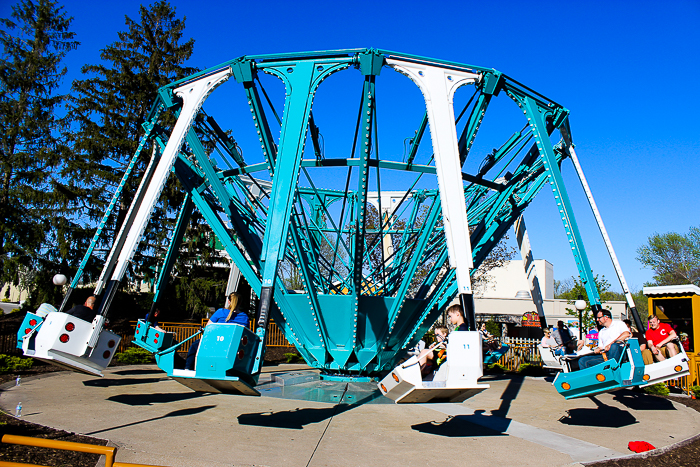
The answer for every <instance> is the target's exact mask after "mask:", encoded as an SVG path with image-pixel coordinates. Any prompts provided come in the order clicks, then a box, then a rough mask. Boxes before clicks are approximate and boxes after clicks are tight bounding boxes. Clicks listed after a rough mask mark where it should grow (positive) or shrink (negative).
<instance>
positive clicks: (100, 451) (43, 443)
mask: <svg viewBox="0 0 700 467" xmlns="http://www.w3.org/2000/svg"><path fill="white" fill-rule="evenodd" d="M2 442H3V443H6V444H19V445H22V446H33V447H38V448H47V449H60V450H62V451H74V452H86V453H88V454H97V455H99V456H105V467H159V466H157V465H146V464H129V463H127V462H115V461H114V457H115V456H116V454H117V448H115V447H112V446H100V445H97V444H87V443H74V442H72V441H56V440H54V439H46V438H32V437H29V436H16V435H4V436H3V437H2ZM19 465H34V466H37V465H38V464H22V463H18V462H6V461H0V467H14V466H19ZM160 467H164V466H160Z"/></svg>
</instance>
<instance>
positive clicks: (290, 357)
mask: <svg viewBox="0 0 700 467" xmlns="http://www.w3.org/2000/svg"><path fill="white" fill-rule="evenodd" d="M283 356H284V358H286V359H287V363H304V359H303V358H301V355H299V354H297V353H294V352H289V353H286V354H284V355H283Z"/></svg>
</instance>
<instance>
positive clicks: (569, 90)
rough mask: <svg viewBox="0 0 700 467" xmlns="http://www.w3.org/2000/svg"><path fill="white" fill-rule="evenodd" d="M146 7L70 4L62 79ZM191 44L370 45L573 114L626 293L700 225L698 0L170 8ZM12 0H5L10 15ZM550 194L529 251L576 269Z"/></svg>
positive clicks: (607, 266)
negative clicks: (475, 74) (666, 242)
mask: <svg viewBox="0 0 700 467" xmlns="http://www.w3.org/2000/svg"><path fill="white" fill-rule="evenodd" d="M140 3H141V2H137V1H129V0H122V1H119V2H100V1H97V2H96V1H94V0H93V1H81V0H67V1H65V2H63V4H64V5H65V8H66V11H67V12H68V14H69V15H71V16H73V17H74V22H73V30H74V31H75V32H76V33H77V35H78V37H77V38H78V40H79V41H81V43H82V44H81V46H80V47H79V49H78V50H77V51H75V52H72V53H71V54H70V55H69V57H68V59H67V61H66V64H67V65H68V67H69V75H68V78H67V80H66V86H68V85H69V83H70V81H71V80H72V79H74V78H77V77H79V75H80V74H79V68H80V66H81V65H83V64H86V63H95V62H97V61H98V60H99V50H100V49H101V48H103V47H104V46H105V45H107V44H110V43H112V42H114V41H115V40H116V39H117V31H120V30H123V29H124V28H125V27H124V15H128V16H130V17H132V18H134V19H136V18H137V17H138V7H139V5H140ZM172 3H173V4H174V5H175V6H176V7H177V12H178V14H179V15H184V16H186V17H187V23H186V24H187V28H186V33H187V36H188V37H193V38H194V39H195V40H196V42H195V51H194V55H193V57H192V59H191V61H190V64H191V65H192V66H195V67H199V68H206V67H210V66H213V65H216V64H218V63H221V62H223V61H225V60H227V59H230V58H234V57H237V56H240V55H249V54H261V53H281V52H296V51H306V50H327V49H339V48H355V47H377V48H382V49H388V50H395V51H401V52H406V53H411V54H417V55H425V56H429V57H435V58H442V59H447V60H453V61H458V62H462V63H468V64H473V65H479V66H484V67H489V68H495V69H497V70H499V71H502V72H504V73H506V74H508V75H510V76H512V77H514V78H516V79H517V80H519V81H521V82H523V83H525V84H527V85H528V86H530V87H531V88H533V89H535V90H537V91H538V92H541V93H542V94H544V95H546V96H548V97H550V98H552V99H553V100H555V101H557V102H559V103H561V104H562V105H564V106H565V107H567V108H568V109H569V110H570V111H571V117H570V119H571V125H572V132H573V136H574V140H575V142H576V144H577V153H578V156H579V159H580V161H581V164H582V166H583V169H584V171H585V172H586V176H587V177H588V181H589V184H590V186H591V189H592V191H593V194H594V196H595V198H596V201H597V203H598V207H599V209H600V211H601V214H602V216H603V219H604V221H605V223H606V226H607V228H608V232H609V234H610V237H611V239H612V242H613V245H614V246H615V249H616V252H617V254H618V257H619V260H620V263H621V265H622V268H623V270H624V273H625V276H626V278H627V282H628V283H629V285H630V286H631V287H632V288H633V289H637V288H640V287H641V286H642V285H643V283H644V282H646V281H649V280H650V279H651V277H652V273H651V271H650V270H648V269H643V268H642V266H641V264H639V263H638V262H637V261H636V259H635V258H636V249H637V248H638V247H639V246H640V245H642V244H643V243H644V242H645V241H646V239H647V238H648V236H649V235H651V234H652V233H654V232H659V233H662V232H668V231H677V232H681V233H686V232H687V231H688V228H689V227H690V226H694V225H700V221H699V220H698V215H697V213H696V212H697V211H696V209H695V207H696V204H697V200H698V198H699V196H698V195H700V188H699V187H698V183H697V182H696V180H697V177H698V173H699V172H700V157H698V156H700V138H699V137H698V136H699V134H700V117H699V116H698V109H700V97H699V94H698V93H697V91H696V89H695V86H697V84H698V76H699V75H700V60H698V58H699V57H698V45H700V33H699V32H698V31H699V29H698V27H697V24H698V22H699V20H700V2H697V1H674V2H664V4H662V3H661V2H652V1H635V2H631V1H630V2H627V1H619V2H600V1H577V2H567V1H557V2H547V1H538V2H522V1H520V2H516V1H513V2H508V1H502V2H497V1H494V2H484V1H478V2H470V1H459V2H445V1H432V2H425V1H420V2H413V1H399V2H341V1H338V2H294V1H265V2H239V1H216V0H211V1H208V2H184V1H174V2H172ZM11 4H12V2H9V1H8V0H4V1H3V2H0V17H8V16H9V14H10V5H11ZM563 172H564V176H565V180H566V182H567V186H568V187H569V190H570V194H571V197H572V202H573V204H574V207H575V211H576V215H577V219H578V221H579V224H580V227H581V231H582V235H583V237H584V242H585V244H586V248H587V250H588V254H589V259H590V261H591V266H592V268H593V270H594V271H595V272H596V273H599V274H604V275H605V276H606V278H608V279H609V280H610V282H611V283H612V284H613V288H614V289H617V290H619V289H620V287H619V284H618V283H617V281H616V279H615V273H614V270H613V268H612V265H611V263H610V260H609V258H608V256H607V252H606V251H605V248H604V245H603V242H602V240H601V239H600V235H599V233H598V231H597V227H596V226H595V223H594V220H593V217H592V215H591V214H590V209H589V208H588V206H587V203H586V201H585V198H584V196H583V192H582V190H581V188H580V185H579V184H578V181H577V178H576V176H575V173H574V171H573V167H572V166H571V164H570V163H569V162H566V163H565V164H564V167H563ZM549 193H551V191H550V190H548V189H545V190H543V191H542V192H541V193H540V195H539V196H538V198H537V199H536V201H535V202H534V203H533V205H532V206H531V208H530V209H528V211H527V212H526V221H527V225H528V228H529V230H530V239H531V243H532V246H533V252H534V254H535V256H536V257H539V258H545V259H547V260H549V261H550V262H551V263H552V264H553V265H554V272H555V277H556V278H557V279H565V278H568V277H570V276H572V275H577V272H576V268H575V264H574V261H573V258H572V256H571V254H570V252H569V250H568V243H567V241H566V236H565V234H564V230H563V228H562V225H561V222H560V221H559V218H558V216H557V212H556V210H555V209H554V206H553V200H552V195H551V194H549Z"/></svg>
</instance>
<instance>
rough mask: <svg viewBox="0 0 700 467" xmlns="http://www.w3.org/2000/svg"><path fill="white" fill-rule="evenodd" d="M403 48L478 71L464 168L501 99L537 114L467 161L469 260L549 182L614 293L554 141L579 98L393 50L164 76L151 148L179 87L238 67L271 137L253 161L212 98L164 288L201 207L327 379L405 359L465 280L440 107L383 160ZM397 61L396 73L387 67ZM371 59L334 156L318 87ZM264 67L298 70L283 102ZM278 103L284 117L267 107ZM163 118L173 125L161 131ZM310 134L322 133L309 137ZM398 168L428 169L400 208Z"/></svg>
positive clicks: (202, 119) (195, 133)
mask: <svg viewBox="0 0 700 467" xmlns="http://www.w3.org/2000/svg"><path fill="white" fill-rule="evenodd" d="M388 59H392V61H393V62H394V63H396V61H401V63H410V64H411V66H413V65H419V66H421V67H432V68H440V69H442V70H448V71H449V70H454V71H453V72H462V74H463V75H466V74H471V75H473V76H476V77H477V78H478V79H476V80H474V82H473V83H471V82H470V83H468V84H469V85H473V87H474V94H473V96H472V98H471V99H469V102H468V103H467V105H466V106H465V107H464V109H463V110H462V111H461V112H460V113H459V114H458V116H457V117H456V119H455V124H459V125H460V126H461V131H459V130H458V131H459V135H455V139H456V140H458V153H459V154H458V156H459V158H460V161H459V162H460V164H461V165H462V167H463V168H464V167H465V163H466V162H467V161H468V160H469V159H470V158H472V159H473V158H474V157H475V156H474V154H472V152H473V151H472V148H473V147H474V146H473V145H474V142H475V141H476V140H477V136H478V133H479V129H480V128H481V126H482V122H483V120H484V118H486V116H487V109H488V108H489V106H490V104H491V103H492V101H493V99H495V98H504V96H505V98H510V99H511V100H512V101H513V102H514V103H515V104H517V105H518V106H519V107H520V109H521V110H522V112H523V114H524V116H525V121H524V126H523V127H522V128H520V129H516V130H515V131H514V132H513V133H512V136H510V137H509V138H508V139H506V140H505V141H504V142H503V144H502V145H501V146H500V147H499V148H498V149H495V150H494V151H493V152H492V153H491V154H489V155H487V157H486V158H485V159H484V162H483V163H482V164H481V167H480V169H479V171H478V172H477V173H468V172H467V171H465V170H464V169H463V170H462V174H461V177H462V180H463V184H464V199H465V202H466V206H467V219H468V224H469V227H470V231H471V234H470V238H469V241H470V244H471V251H472V260H473V269H471V271H469V273H470V274H474V271H475V270H476V268H478V267H479V265H480V264H481V263H482V262H483V261H484V259H485V258H486V257H487V256H488V254H489V253H490V252H491V250H492V249H493V248H494V247H495V246H496V245H497V244H498V242H499V241H500V240H501V239H502V238H503V236H504V235H505V233H506V232H507V230H508V229H509V228H511V227H512V226H513V224H514V222H515V221H516V220H517V219H518V217H519V216H520V215H521V214H522V213H523V212H524V210H525V209H526V208H527V207H528V206H529V204H530V203H531V202H532V200H533V199H534V197H535V196H536V195H537V194H538V193H539V191H540V190H541V189H542V188H543V187H544V185H545V184H546V183H549V184H550V186H551V187H552V190H553V192H554V196H555V199H556V200H557V209H558V211H559V213H560V214H561V218H562V223H563V225H564V230H565V232H566V235H567V238H568V239H569V242H570V245H571V250H572V254H573V256H574V259H575V262H576V265H577V268H578V271H579V274H580V276H581V279H582V281H583V283H584V285H585V287H586V290H587V292H588V296H589V300H590V301H591V303H592V304H593V306H594V307H599V305H600V299H599V295H598V291H597V290H596V287H595V283H594V281H593V273H592V271H591V268H590V265H589V263H588V259H587V256H586V251H585V248H584V246H583V241H582V238H581V235H580V232H579V229H578V225H577V223H576V219H575V216H574V212H573V209H572V206H571V202H570V200H569V196H568V193H567V190H566V187H565V185H564V181H563V178H562V174H561V169H560V164H561V163H562V160H563V159H564V158H566V157H567V153H566V151H562V150H560V149H559V148H558V146H556V145H554V144H553V143H552V141H551V139H552V138H553V137H556V136H557V135H556V134H555V133H556V132H558V131H559V130H561V129H562V128H565V127H564V125H568V122H567V117H568V114H569V112H568V110H567V109H566V108H564V107H563V106H561V105H560V104H558V103H556V102H554V101H552V100H551V99H548V98H547V97H545V96H543V95H542V94H539V93H537V92H536V91H534V90H532V89H530V88H528V87H527V86H525V85H523V84H522V83H520V82H518V81H516V80H514V79H513V78H511V77H509V76H507V75H505V74H503V73H501V72H499V71H496V70H493V69H490V68H484V67H476V66H472V65H465V64H460V63H456V62H450V61H445V60H435V59H431V58H426V57H421V56H416V55H409V54H402V53H396V52H391V51H387V50H378V49H347V50H337V51H322V52H306V53H295V54H279V55H253V56H244V57H239V58H236V59H234V60H230V61H227V62H224V63H222V64H221V65H219V66H216V67H213V68H210V69H207V70H204V71H202V72H199V73H196V74H194V75H192V76H189V77H187V78H184V79H182V80H179V81H176V82H173V83H171V84H169V85H167V86H164V87H162V88H161V89H160V90H159V93H158V99H157V101H156V102H155V103H154V105H153V110H152V112H151V115H150V117H149V120H148V121H147V123H146V124H145V125H144V128H145V129H146V130H147V131H146V133H145V135H144V137H143V138H142V140H141V143H140V146H139V147H140V148H142V147H145V145H146V144H147V143H149V142H152V141H154V142H155V143H156V144H157V145H158V147H160V148H161V149H162V148H165V146H166V145H167V143H168V137H169V136H168V135H169V132H170V131H172V130H168V129H167V128H162V127H160V126H159V122H160V121H161V119H162V117H163V115H165V113H166V112H170V113H172V114H174V115H175V116H178V115H179V112H180V110H181V108H182V105H183V104H182V101H181V100H180V99H178V98H177V97H176V96H175V95H174V94H173V91H174V90H175V89H177V88H181V87H182V86H184V85H186V84H188V83H193V82H195V81H196V80H200V79H203V78H206V77H207V76H210V75H214V74H215V73H218V74H221V73H222V72H226V73H228V75H230V76H231V77H233V80H230V81H229V82H228V83H226V86H238V87H239V88H240V89H241V92H242V93H243V94H244V95H245V98H246V99H247V104H248V106H249V110H250V115H251V117H252V122H251V124H252V125H253V128H254V129H255V132H256V135H257V137H258V143H259V145H260V148H259V154H257V155H253V156H252V157H253V159H256V157H257V159H256V160H255V162H254V163H250V161H246V158H248V159H250V157H249V156H250V154H246V157H244V155H243V153H242V151H241V150H240V148H239V146H238V143H237V142H236V139H235V138H234V133H235V131H236V129H234V130H233V132H232V133H227V132H225V131H224V130H222V129H221V127H220V126H219V124H218V123H217V122H216V121H215V120H214V118H213V117H212V116H210V115H209V114H207V113H206V112H205V111H204V109H203V108H201V109H199V111H198V115H197V116H196V118H193V120H192V124H191V125H192V126H191V127H190V128H189V131H187V133H186V136H185V138H184V139H185V142H184V144H182V146H181V147H180V148H179V153H178V155H177V158H176V160H175V163H174V165H173V167H172V172H173V173H174V174H175V176H176V177H177V178H178V180H179V181H180V183H181V185H182V187H183V189H184V191H185V192H186V193H187V198H186V201H185V205H184V206H183V208H182V211H181V214H180V220H178V222H177V227H176V232H175V233H174V235H173V241H172V244H171V245H170V248H169V250H168V254H167V257H166V260H165V264H164V266H163V267H162V268H161V274H160V276H159V278H158V286H157V289H158V291H159V292H160V290H161V289H162V287H164V285H165V284H166V283H167V276H168V275H169V271H170V269H171V268H172V264H173V261H174V258H175V256H176V255H177V252H178V251H179V248H180V246H179V245H180V241H181V239H182V236H183V235H184V231H185V229H186V225H187V219H188V218H189V215H190V214H191V211H192V209H197V210H198V211H199V212H200V213H201V214H202V216H203V217H204V218H205V220H206V222H207V223H208V224H209V226H210V227H211V228H212V231H213V233H214V235H216V237H217V238H218V239H219V240H220V242H221V243H222V244H223V245H224V247H225V249H226V251H227V252H228V254H229V255H230V257H231V259H232V260H233V262H234V263H235V264H236V265H237V266H238V268H239V269H240V270H241V273H242V275H243V277H244V278H245V280H246V281H247V282H248V283H249V284H250V286H251V287H252V289H253V291H254V293H255V294H256V295H257V296H258V297H260V308H259V310H258V316H257V320H256V327H257V329H256V335H257V339H258V341H259V342H260V343H263V342H264V341H265V332H266V329H267V324H268V322H269V319H270V317H272V318H273V319H274V321H275V323H276V324H277V325H278V326H280V328H281V329H282V330H283V332H284V333H285V335H286V337H287V339H288V340H289V341H290V342H292V343H293V344H294V345H295V346H296V347H297V348H298V349H299V351H300V353H301V355H302V356H303V357H304V359H305V360H306V361H307V363H308V364H309V365H311V366H313V367H315V368H318V369H320V370H321V371H322V373H323V374H325V375H327V376H328V377H334V378H338V377H340V378H343V377H347V378H358V377H365V376H371V375H376V374H379V373H381V372H382V371H384V370H387V369H390V368H392V367H393V366H394V365H395V364H396V362H397V361H398V359H400V358H401V357H402V355H403V354H402V350H403V349H405V348H407V347H411V346H413V345H414V344H415V343H416V342H417V341H418V340H419V339H420V338H421V337H422V336H423V333H424V332H425V331H426V330H427V328H428V327H429V326H430V325H432V323H433V322H434V321H435V319H436V318H437V317H438V316H439V314H440V313H441V312H442V311H443V310H444V308H445V306H446V305H447V304H449V303H450V302H451V301H452V300H453V299H454V298H455V297H456V296H457V295H458V294H457V292H458V287H457V283H456V280H455V276H456V273H455V269H454V268H450V267H449V265H448V251H447V245H446V241H445V233H444V229H443V227H442V222H443V215H442V214H443V213H442V207H441V200H440V194H439V190H438V189H437V184H436V183H434V184H433V185H434V188H430V189H426V188H424V187H423V188H417V187H418V186H419V185H418V184H419V182H420V181H421V180H425V177H428V178H433V179H435V176H436V166H435V163H434V160H433V158H430V160H428V162H425V163H417V160H418V158H419V147H420V145H421V144H422V143H423V144H426V140H427V139H428V138H424V135H425V130H426V127H427V126H428V114H427V113H426V114H425V115H423V117H422V119H421V120H420V121H418V122H417V124H418V125H417V131H416V134H415V135H414V136H413V138H412V139H411V141H410V144H408V147H407V148H406V153H405V155H404V160H403V161H396V160H390V159H389V158H385V159H382V158H380V154H379V145H378V143H377V141H378V137H379V134H380V132H381V131H382V127H381V125H379V123H378V120H377V118H376V117H377V99H376V95H377V92H378V86H377V83H378V82H380V81H381V77H383V76H384V75H385V74H387V73H390V72H393V70H391V69H390V68H389V67H388V66H387V60H388ZM383 68H387V69H388V71H386V72H385V73H384V75H381V76H380V72H381V71H382V69H383ZM357 71H359V72H360V75H361V77H362V87H361V90H362V95H361V98H360V101H359V107H360V109H359V112H358V117H357V123H356V127H355V131H354V135H355V136H354V139H353V142H352V148H351V150H350V156H349V157H347V158H342V157H331V156H329V155H326V154H324V151H323V149H322V147H321V139H322V135H321V132H320V126H319V125H318V124H319V123H324V122H319V121H317V120H318V119H317V118H314V115H313V112H312V110H313V101H314V97H315V95H316V92H317V90H318V88H319V86H320V85H321V84H322V82H323V81H324V80H325V79H326V78H328V77H329V76H330V75H332V74H335V73H340V72H348V73H353V72H355V73H356V72H357ZM261 73H263V74H268V75H272V76H274V77H276V78H278V79H279V80H280V81H281V82H282V83H283V84H284V88H285V96H284V108H283V111H282V112H278V110H277V109H276V108H275V105H278V104H276V102H277V103H278V102H279V100H277V101H274V100H273V99H271V98H270V95H269V94H268V93H267V91H266V90H265V88H264V87H263V82H262V80H261V79H260V76H259V75H260V74H261ZM448 79H450V78H448ZM214 92H216V91H214ZM273 101H274V102H273ZM450 105H451V103H450ZM280 114H281V115H282V117H281V118H280ZM455 114H457V112H455ZM270 115H272V116H274V120H268V117H269V116H270ZM316 117H318V116H316ZM463 117H465V118H464V119H463V120H462V118H463ZM275 124H277V125H279V126H280V136H279V139H275V138H274V136H273V130H272V128H271V127H272V126H273V125H275ZM431 125H432V123H431ZM156 127H157V128H158V129H159V131H153V128H156ZM431 131H432V129H431ZM567 134H568V133H567ZM307 140H310V141H311V143H312V144H311V145H310V147H309V149H306V148H305V144H306V142H307ZM215 156H216V158H217V160H219V161H223V162H224V164H223V165H225V166H226V167H225V168H221V167H220V166H219V163H217V162H216V161H215V160H214V158H215ZM260 160H262V162H260ZM324 168H336V169H344V170H347V178H346V183H345V187H344V188H343V187H342V186H340V187H334V188H326V187H323V188H319V184H318V182H317V181H315V180H314V177H313V176H312V171H317V170H320V171H322V170H323V169H324ZM355 168H357V170H355ZM375 171H376V176H375V177H374V178H376V180H375V182H374V184H375V186H376V189H377V192H378V194H379V195H378V196H379V200H380V201H379V208H380V209H379V210H380V213H379V220H378V225H374V226H372V227H371V228H370V227H368V221H367V215H368V209H370V208H369V203H368V196H369V192H370V189H371V188H372V186H371V183H370V175H372V176H374V174H375ZM390 171H396V172H401V173H404V174H413V176H415V181H414V182H413V183H412V184H411V185H410V186H409V187H407V189H406V196H404V197H403V199H401V200H400V202H399V203H396V204H397V205H396V206H392V207H391V212H388V211H387V212H382V211H384V208H385V206H382V204H381V203H382V201H381V190H382V188H381V177H380V173H386V172H390ZM258 173H260V175H261V176H262V175H264V176H265V177H269V178H270V180H271V182H266V183H267V185H266V187H269V188H264V187H262V185H261V184H262V181H261V180H262V178H261V177H257V178H256V174H258ZM353 176H354V177H355V181H354V184H352V187H351V180H352V179H353ZM125 177H126V175H125ZM122 184H123V183H122ZM120 186H121V185H120ZM353 187H354V188H353ZM115 196H116V195H115ZM332 205H334V206H332ZM399 219H400V220H401V221H399ZM101 225H102V224H101ZM100 231H101V230H98V234H99V233H100ZM385 238H389V239H391V242H392V244H393V253H391V252H389V251H385V250H384V247H383V243H384V239H385ZM465 240H466V239H465ZM89 253H90V252H89ZM86 258H87V256H86ZM86 260H87V259H86ZM86 260H84V262H85V261H86ZM282 266H284V267H288V268H291V270H292V271H294V272H295V273H298V276H299V278H300V282H299V284H297V286H296V289H294V290H292V289H291V288H288V287H287V285H286V284H285V277H283V275H282V273H281V272H280V271H281V268H282ZM81 271H82V266H81ZM76 280H77V278H76V279H74V283H77V282H75V281H76ZM460 298H463V297H460ZM156 300H157V297H156ZM231 349H233V347H231ZM231 351H233V350H231ZM263 354H264V346H263V345H260V346H259V348H258V349H257V350H256V355H255V358H253V359H252V360H251V361H252V362H253V363H252V365H253V366H252V367H251V369H250V371H251V374H253V375H255V374H257V373H259V371H260V365H261V362H262V356H263Z"/></svg>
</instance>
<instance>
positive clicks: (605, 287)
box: [555, 275, 625, 330]
mask: <svg viewBox="0 0 700 467" xmlns="http://www.w3.org/2000/svg"><path fill="white" fill-rule="evenodd" d="M593 280H594V281H595V284H596V288H597V289H598V294H599V295H600V302H601V304H602V305H603V307H605V302H608V301H625V296H624V295H623V294H621V293H619V292H613V291H612V290H610V282H608V280H607V279H606V278H605V276H598V275H596V276H595V277H594V278H593ZM562 283H564V284H567V288H562V289H561V290H560V292H559V293H558V294H557V295H555V298H560V299H564V300H567V303H568V304H569V305H573V304H574V302H575V301H576V300H578V297H579V296H581V297H583V299H584V300H585V301H586V303H587V306H586V309H585V310H583V314H582V319H583V329H586V330H587V329H591V328H593V327H595V325H596V322H595V319H594V318H593V312H592V310H591V305H590V302H589V300H588V293H587V292H586V287H585V286H584V285H583V282H581V281H580V280H579V279H577V278H575V277H571V279H567V280H566V281H562ZM568 284H571V285H570V286H568ZM607 308H610V307H607ZM566 314H567V315H570V316H575V317H576V318H578V310H576V309H575V308H573V307H572V308H566Z"/></svg>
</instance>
